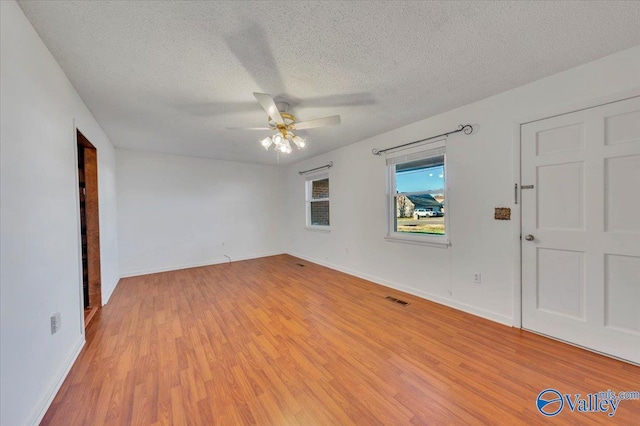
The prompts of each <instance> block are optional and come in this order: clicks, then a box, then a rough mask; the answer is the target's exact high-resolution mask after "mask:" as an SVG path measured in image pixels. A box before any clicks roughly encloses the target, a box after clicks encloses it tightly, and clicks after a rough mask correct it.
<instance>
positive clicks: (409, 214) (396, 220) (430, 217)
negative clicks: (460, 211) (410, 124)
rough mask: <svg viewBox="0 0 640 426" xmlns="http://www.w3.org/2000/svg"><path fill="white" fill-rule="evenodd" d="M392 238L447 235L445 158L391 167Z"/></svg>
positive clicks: (395, 163) (391, 165)
mask: <svg viewBox="0 0 640 426" xmlns="http://www.w3.org/2000/svg"><path fill="white" fill-rule="evenodd" d="M389 173H390V182H391V184H392V193H391V194H390V196H391V197H392V199H390V207H391V209H392V212H391V215H390V217H391V220H392V223H391V224H390V235H395V236H402V235H414V236H425V237H428V236H433V237H444V236H445V235H446V231H447V230H446V223H447V220H446V216H445V215H446V213H447V212H446V208H445V205H446V185H445V155H444V152H442V150H441V151H438V152H437V154H436V155H431V156H428V157H427V158H418V159H415V160H408V161H404V162H403V161H402V160H400V161H397V162H392V164H389Z"/></svg>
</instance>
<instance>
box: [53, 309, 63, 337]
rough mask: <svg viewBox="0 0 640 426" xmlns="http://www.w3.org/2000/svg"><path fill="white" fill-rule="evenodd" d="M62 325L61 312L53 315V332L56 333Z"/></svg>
mask: <svg viewBox="0 0 640 426" xmlns="http://www.w3.org/2000/svg"><path fill="white" fill-rule="evenodd" d="M60 327H62V317H61V315H60V312H56V313H55V314H53V315H51V334H55V333H57V332H58V330H60Z"/></svg>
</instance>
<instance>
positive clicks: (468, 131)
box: [371, 124, 473, 155]
mask: <svg viewBox="0 0 640 426" xmlns="http://www.w3.org/2000/svg"><path fill="white" fill-rule="evenodd" d="M458 132H464V134H465V135H470V134H471V133H472V132H473V126H472V125H471V124H461V125H460V128H459V129H457V130H452V131H451V132H447V133H443V134H441V135H437V136H431V137H428V138H426V139H420V140H419V141H414V142H409V143H405V144H402V145H397V146H392V147H391V148H386V149H376V148H373V149H372V150H371V152H372V153H373V155H380V154H383V153H385V152H387V151H391V150H392V149H398V148H404V147H405V146H409V145H414V144H417V143H420V142H426V141H429V140H431V139H437V138H442V137H446V136H449V135H452V134H454V133H458Z"/></svg>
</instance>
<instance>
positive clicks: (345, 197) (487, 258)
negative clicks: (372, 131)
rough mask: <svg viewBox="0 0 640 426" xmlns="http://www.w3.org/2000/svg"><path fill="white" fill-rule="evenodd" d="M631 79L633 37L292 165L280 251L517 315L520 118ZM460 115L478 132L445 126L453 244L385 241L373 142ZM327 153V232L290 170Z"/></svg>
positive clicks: (456, 302) (619, 87)
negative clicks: (315, 225) (595, 56)
mask: <svg viewBox="0 0 640 426" xmlns="http://www.w3.org/2000/svg"><path fill="white" fill-rule="evenodd" d="M638 88H640V46H638V47H635V48H632V49H629V50H626V51H623V52H620V53H617V54H615V55H612V56H609V57H606V58H603V59H600V60H598V61H595V62H591V63H589V64H585V65H583V66H580V67H577V68H574V69H572V70H569V71H566V72H563V73H560V74H556V75H554V76H551V77H548V78H545V79H542V80H539V81H536V82H534V83H531V84H528V85H526V86H522V87H520V88H517V89H514V90H511V91H508V92H505V93H502V94H499V95H496V96H493V97H491V98H487V99H485V100H482V101H479V102H475V103H473V104H469V105H466V106H463V107H461V108H457V109H455V110H452V111H450V112H447V113H444V114H440V115H437V116H434V117H431V118H428V119H425V120H422V121H420V122H417V123H414V124H412V125H409V126H406V127H402V128H400V129H397V130H394V131H391V132H388V133H386V134H382V135H378V136H375V137H373V138H370V139H367V140H364V141H362V142H359V143H356V144H354V145H350V146H347V147H345V148H342V149H339V150H336V151H333V152H330V153H328V154H326V155H322V156H319V157H316V158H313V159H310V160H307V161H304V162H301V163H298V164H295V165H292V166H290V167H288V170H287V179H286V181H287V184H288V190H287V194H289V197H288V199H287V204H288V211H289V212H291V213H292V214H291V218H292V220H293V224H294V226H291V228H290V229H291V233H290V234H289V239H288V241H287V251H288V252H289V253H291V254H293V255H297V256H300V257H304V258H307V259H309V260H312V261H316V262H318V263H322V264H325V265H327V266H331V267H334V268H336V269H340V270H343V271H346V272H349V273H352V274H355V275H359V276H362V277H365V278H368V279H370V280H372V281H375V282H378V283H380V284H384V285H387V286H389V287H394V288H398V289H402V290H405V291H408V292H410V293H413V294H416V295H419V296H422V297H425V298H427V299H432V300H435V301H438V302H441V303H444V304H447V305H450V306H453V307H457V308H459V309H462V310H466V311H468V312H472V313H475V314H477V315H481V316H484V317H487V318H490V319H493V320H496V321H499V322H503V323H505V324H514V323H516V324H517V316H519V313H518V311H517V309H514V285H515V284H517V283H518V279H517V268H516V265H517V259H518V257H517V256H518V252H517V247H518V238H519V229H518V223H519V216H518V215H517V214H518V210H517V207H518V206H515V205H514V204H513V201H514V195H513V186H514V183H515V182H519V178H518V167H517V166H516V160H514V159H515V158H518V157H517V156H518V151H517V146H518V144H519V139H518V136H517V133H516V129H518V126H517V123H518V122H523V121H526V120H527V119H530V118H532V117H535V118H542V117H543V116H545V115H550V114H554V113H557V112H558V111H561V110H564V111H568V110H571V109H572V108H573V106H582V107H584V105H585V104H586V103H590V102H591V101H593V100H594V99H597V98H600V97H606V96H609V95H612V94H620V93H622V92H627V93H628V91H629V90H633V89H638ZM425 101H428V99H426V100H425ZM390 113H393V112H392V111H391V112H390ZM463 123H471V124H474V125H475V126H476V133H475V134H473V135H471V136H464V135H456V136H452V137H451V138H450V139H449V141H448V143H447V166H448V170H447V175H448V183H447V186H448V187H449V210H448V211H447V214H448V215H449V220H450V229H449V231H450V238H451V243H452V245H451V247H449V248H448V249H442V248H435V247H427V246H420V245H411V244H405V243H396V242H387V241H386V240H385V239H384V236H385V233H386V229H387V228H386V226H387V225H386V220H387V219H386V218H387V212H386V195H385V194H386V166H385V161H384V156H382V157H377V156H373V155H372V154H371V149H372V148H378V149H381V148H385V147H389V146H394V145H398V144H402V143H406V142H410V141H413V140H418V139H423V138H425V137H428V136H432V135H437V134H440V133H443V132H446V131H449V130H452V129H456V128H457V127H458V125H459V124H463ZM312 143H322V142H321V141H314V142H312ZM328 161H333V162H334V164H335V166H334V167H333V168H332V169H331V170H330V187H331V189H330V190H331V227H332V230H331V232H330V233H328V234H324V233H317V232H311V231H307V230H305V228H304V220H305V219H304V217H305V216H304V215H305V213H304V178H303V177H299V176H298V174H297V171H298V170H304V169H308V168H313V167H317V166H319V165H322V164H326V162H328ZM495 207H512V208H514V209H515V210H514V213H515V214H516V217H514V218H513V219H514V220H513V221H496V220H494V219H493V209H494V208H495ZM474 272H480V273H481V274H482V284H473V273H474Z"/></svg>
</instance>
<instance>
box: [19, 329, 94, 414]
mask: <svg viewBox="0 0 640 426" xmlns="http://www.w3.org/2000/svg"><path fill="white" fill-rule="evenodd" d="M84 343H85V340H84V335H83V334H80V335H79V340H78V343H77V344H76V346H75V347H74V349H73V350H72V351H71V353H70V354H69V357H67V360H66V362H65V363H64V365H63V367H62V370H60V372H59V373H58V375H57V377H56V379H55V381H54V382H53V383H52V386H51V387H50V389H49V390H48V391H47V392H45V394H44V396H43V397H42V399H41V400H40V403H39V404H38V406H37V407H36V409H35V410H34V411H33V415H32V416H31V419H30V421H29V422H28V423H27V424H30V425H34V426H37V425H38V424H40V422H41V421H42V419H43V417H44V415H45V414H47V410H48V409H49V406H50V405H51V403H52V402H53V398H55V397H56V395H57V394H58V391H59V390H60V387H61V386H62V383H64V379H66V378H67V374H69V371H70V370H71V367H73V364H74V363H75V362H76V359H77V358H78V355H80V351H81V350H82V348H83V347H84Z"/></svg>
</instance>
